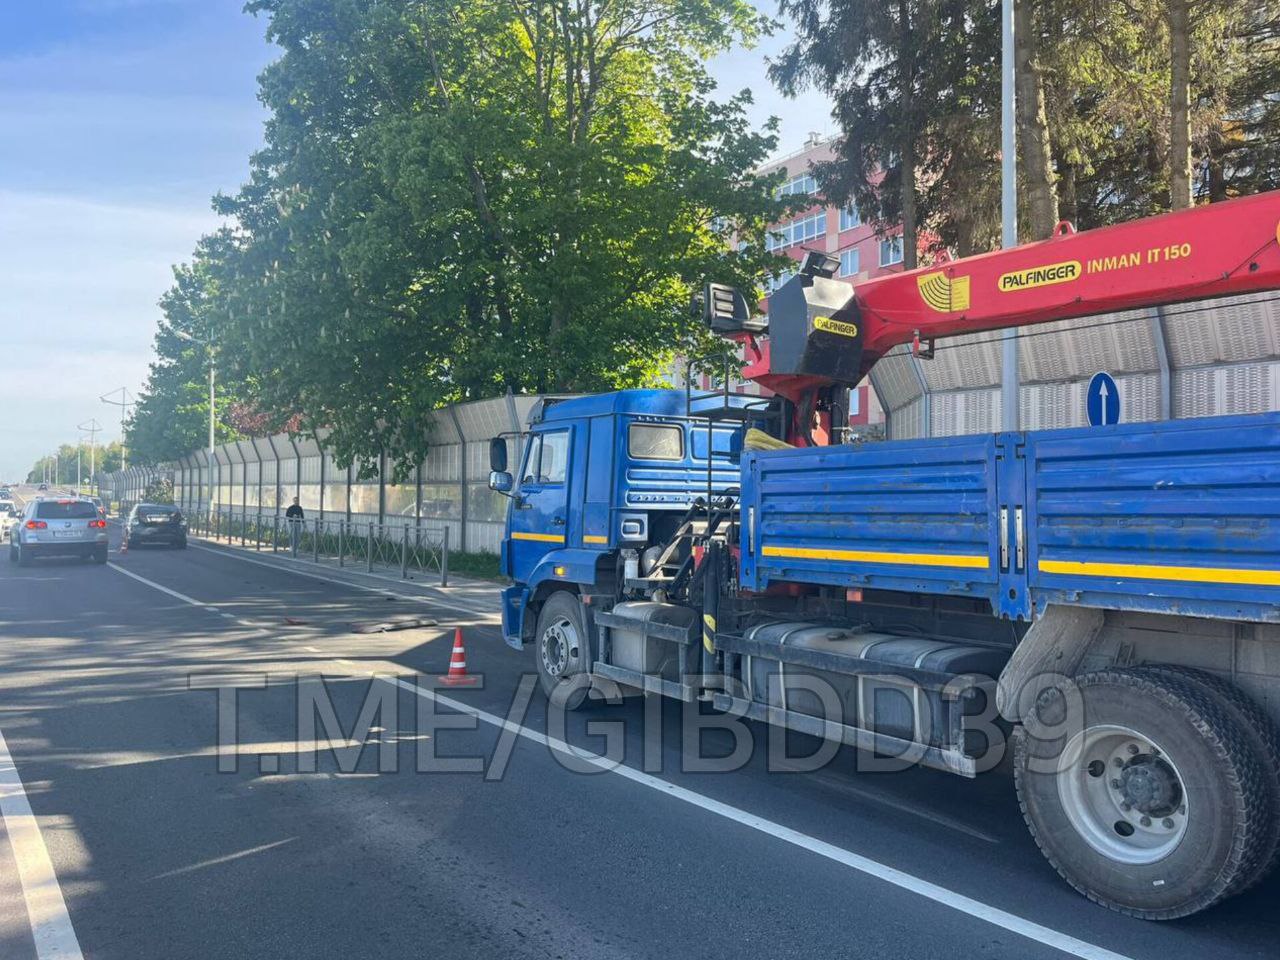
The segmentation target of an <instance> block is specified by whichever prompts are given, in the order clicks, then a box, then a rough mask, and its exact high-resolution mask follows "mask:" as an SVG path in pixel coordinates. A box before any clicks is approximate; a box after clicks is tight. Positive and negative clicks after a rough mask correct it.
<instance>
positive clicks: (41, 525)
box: [27, 520, 49, 530]
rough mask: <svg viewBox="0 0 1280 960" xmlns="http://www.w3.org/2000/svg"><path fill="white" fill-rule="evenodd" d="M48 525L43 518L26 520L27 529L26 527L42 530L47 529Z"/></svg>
mask: <svg viewBox="0 0 1280 960" xmlns="http://www.w3.org/2000/svg"><path fill="white" fill-rule="evenodd" d="M48 526H49V525H48V524H47V523H45V522H44V521H43V520H28V521H27V529H28V530H44V529H47V528H48Z"/></svg>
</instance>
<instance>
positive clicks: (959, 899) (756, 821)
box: [338, 660, 1130, 960]
mask: <svg viewBox="0 0 1280 960" xmlns="http://www.w3.org/2000/svg"><path fill="white" fill-rule="evenodd" d="M338 662H339V663H343V662H345V661H341V660H340V661H338ZM378 679H380V680H383V681H384V682H386V683H393V684H395V685H396V686H398V687H403V688H404V689H405V690H408V691H409V692H410V693H416V694H417V695H418V696H420V697H425V698H426V699H428V700H434V701H435V702H436V703H438V704H440V705H441V706H444V707H448V708H449V709H451V710H456V711H458V712H459V713H465V714H469V715H470V716H473V717H475V718H476V719H477V720H479V721H480V722H481V723H486V724H488V725H489V726H492V727H497V728H498V729H500V730H505V731H507V732H508V733H512V734H515V735H516V736H520V737H524V738H525V739H526V740H531V741H533V742H534V743H537V744H540V745H542V746H545V747H547V748H549V749H551V750H554V751H556V752H557V753H562V754H565V755H566V756H570V757H573V758H574V759H576V760H580V761H582V762H584V763H587V764H589V765H590V766H593V767H596V768H597V769H599V770H603V771H606V772H608V773H615V774H617V775H618V776H620V777H623V778H624V779H627V780H630V781H631V782H632V783H637V784H639V785H640V786H642V787H648V788H649V789H650V790H655V791H657V792H658V793H661V794H665V795H666V796H668V797H671V798H673V799H675V800H680V801H682V802H684V803H687V804H690V805H691V806H694V807H698V808H699V809H702V810H705V811H707V812H708V813H712V814H715V815H716V816H718V817H723V818H724V819H726V820H732V821H733V822H734V823H738V824H741V825H742V826H744V827H747V828H748V829H751V830H755V831H758V832H759V833H763V834H765V835H766V836H770V837H773V838H774V839H776V840H781V841H782V842H783V843H789V844H791V845H792V846H795V847H799V848H801V849H802V850H808V851H809V852H810V853H815V854H817V855H818V856H820V857H825V858H826V859H828V860H833V861H835V862H836V863H839V864H843V865H844V866H846V867H850V868H852V869H854V870H857V871H858V872H859V873H864V874H866V875H868V876H871V877H875V878H876V879H878V880H883V881H884V882H885V883H889V884H892V885H893V886H895V887H898V888H900V889H902V890H906V891H908V892H910V893H914V894H917V895H919V896H922V897H924V898H925V899H927V900H932V901H933V902H934V903H938V904H941V905H942V906H944V907H950V908H951V909H953V910H957V911H959V912H960V913H964V914H967V915H968V916H971V917H974V918H975V919H978V920H983V921H986V922H987V923H990V924H992V925H994V926H997V927H1001V928H1002V929H1004V930H1008V931H1009V932H1011V933H1016V934H1018V935H1019V936H1022V937H1026V938H1027V939H1028V940H1034V941H1035V942H1036V943H1042V944H1044V945H1045V946H1047V947H1052V948H1053V949H1055V950H1061V951H1062V952H1063V953H1067V954H1070V955H1071V956H1074V957H1080V958H1082V960H1130V958H1129V957H1126V956H1125V955H1124V954H1120V953H1114V952H1113V951H1111V950H1108V949H1106V948H1105V947H1100V946H1098V945H1097V944H1093V943H1088V942H1087V941H1084V940H1079V939H1077V938H1076V937H1073V936H1071V935H1070V934H1066V933H1062V932H1061V931H1059V930H1054V929H1052V928H1051V927H1046V926H1043V925H1042V924H1039V923H1036V922H1034V921H1032V920H1028V919H1026V918H1025V917H1020V916H1018V915H1017V914H1014V913H1009V912H1008V911H1007V910H1001V909H1000V908H999V907H993V906H991V905H990V904H987V903H983V902H982V901H980V900H974V899H973V898H972V897H966V896H965V895H964V894H962V893H956V892H955V891H954V890H948V889H947V888H946V887H942V886H939V885H938V884H936V883H930V882H929V881H928V880H922V879H921V878H919V877H917V876H914V875H912V874H910V873H907V872H905V871H903V870H899V869H897V868H896V867H890V866H888V865H887V864H883V863H880V862H879V861H878V860H872V859H871V858H869V857H864V856H861V855H860V854H856V853H852V852H851V851H848V850H845V849H843V848H841V847H837V846H836V845H835V844H832V843H828V842H827V841H825V840H819V839H818V838H817V837H812V836H809V835H808V834H807V833H801V832H800V831H799V830H793V829H792V828H791V827H786V826H783V825H782V824H780V823H776V822H774V821H772V820H768V819H765V818H764V817H760V816H757V815H756V814H754V813H749V812H748V811H746V810H743V809H742V808H741V807H735V806H732V805H730V804H727V803H722V802H721V801H719V800H715V799H713V798H711V797H708V796H704V795H703V794H700V793H695V792H694V791H692V790H688V789H686V788H684V787H680V786H677V785H676V784H674V783H670V782H668V781H666V780H661V779H659V778H658V777H655V776H651V775H650V774H647V773H644V772H642V771H640V770H636V769H634V768H632V767H628V766H626V765H625V764H614V763H612V762H610V761H609V760H608V759H605V758H598V757H595V756H593V755H591V754H589V753H587V752H586V751H585V750H583V749H582V748H581V747H575V746H573V745H572V744H569V743H566V742H565V741H563V740H557V739H556V738H554V737H549V736H547V735H546V734H544V733H539V732H538V731H537V730H533V729H530V728H529V727H525V726H521V725H520V724H518V723H515V722H513V721H510V720H507V719H506V718H505V717H499V716H498V715H497V714H493V713H489V712H487V711H485V710H481V709H479V708H477V707H473V706H471V705H470V704H467V703H464V702H462V701H461V700H454V699H453V698H452V697H446V696H444V695H442V694H439V693H436V692H435V691H433V690H428V689H424V688H422V687H419V686H417V685H415V684H413V683H410V682H408V681H406V680H401V679H400V678H398V677H379V678H378Z"/></svg>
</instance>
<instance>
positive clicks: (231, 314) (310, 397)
mask: <svg viewBox="0 0 1280 960" xmlns="http://www.w3.org/2000/svg"><path fill="white" fill-rule="evenodd" d="M249 9H250V10H251V11H253V12H255V13H259V14H262V15H265V16H266V17H268V18H269V24H270V25H269V31H268V34H269V37H270V39H271V40H272V41H273V42H274V43H276V44H277V45H278V46H279V47H280V48H281V49H282V50H283V51H284V52H283V55H282V56H281V58H280V59H279V60H278V61H277V62H276V63H274V64H272V65H271V66H269V67H268V68H267V69H266V71H265V72H264V73H263V75H262V77H261V98H262V100H263V102H264V103H265V104H266V105H267V107H268V108H269V109H270V111H271V117H270V120H269V122H268V124H267V131H266V146H265V147H264V149H263V150H262V151H261V152H260V153H258V154H257V155H256V156H255V157H254V158H253V163H252V176H251V178H250V180H249V182H248V183H247V184H246V185H245V186H244V187H243V188H242V189H241V190H240V192H239V193H238V194H237V195H236V196H234V197H220V198H218V199H217V201H216V205H217V207H218V209H220V210H221V211H222V212H224V213H226V214H228V215H230V216H231V217H233V218H234V222H235V224H236V226H235V228H234V229H233V230H230V231H227V232H225V233H223V234H220V235H218V236H216V237H214V238H209V239H208V240H207V241H206V243H205V244H203V245H202V247H201V249H200V250H199V251H198V252H197V257H196V260H195V262H194V264H193V265H192V266H191V267H190V268H184V270H183V271H179V274H178V285H177V286H176V287H175V290H174V291H172V292H171V294H170V296H169V297H168V298H167V300H166V304H165V307H166V324H167V325H169V326H174V327H177V328H181V329H189V328H190V329H195V328H200V329H208V331H209V333H210V334H211V335H212V337H213V340H214V342H215V343H216V344H217V349H218V359H219V367H218V372H219V376H220V377H222V376H224V375H225V376H228V377H230V379H231V380H232V382H234V383H235V384H236V385H237V389H238V390H239V391H240V396H239V399H241V400H242V401H243V400H245V399H248V398H251V399H252V404H251V406H252V407H253V409H254V411H256V412H257V413H259V414H261V415H265V417H266V420H265V421H264V423H263V425H264V426H267V427H275V428H279V427H280V426H282V425H284V424H285V423H286V421H287V420H288V418H289V417H290V416H292V415H294V414H300V415H301V417H300V420H299V421H298V423H297V426H299V427H300V428H301V429H302V430H303V431H304V432H316V431H321V430H323V431H325V432H326V445H327V446H328V447H329V448H330V449H332V450H333V451H334V452H335V453H336V454H337V456H338V457H339V459H340V460H341V461H350V460H354V459H358V458H360V457H365V456H370V455H375V454H377V453H378V452H380V451H386V452H387V453H388V454H389V455H390V456H391V457H392V458H393V459H394V460H396V461H398V462H399V463H400V464H408V463H412V462H415V461H416V460H418V459H419V458H421V457H422V455H423V454H424V453H425V449H426V446H427V444H428V442H429V438H427V437H425V436H424V433H423V429H422V422H423V418H424V415H425V414H426V413H427V412H428V411H430V410H432V409H434V408H436V407H438V406H440V405H442V404H444V403H447V402H451V401H456V400H463V399H469V398H475V397H485V396H494V395H496V394H500V393H501V392H503V391H504V390H507V389H511V390H515V391H517V392H519V391H589V390H607V389H614V388H619V387H627V386H640V385H649V384H654V383H657V382H659V381H660V380H661V379H662V378H663V376H664V375H665V374H666V373H667V372H668V370H669V368H670V364H671V361H672V360H673V358H674V357H676V356H677V355H679V354H681V353H682V352H700V353H702V352H706V351H707V350H708V349H710V348H711V347H712V345H713V341H712V340H711V339H710V338H709V336H708V335H707V334H706V332H705V331H704V330H702V329H701V328H700V326H699V324H698V322H697V321H696V320H695V319H694V318H693V317H691V316H690V314H689V311H688V303H689V300H690V297H691V294H692V293H693V291H694V290H695V289H696V288H697V287H698V286H699V285H700V284H701V283H702V282H703V280H704V279H707V278H712V277H714V278H716V279H718V280H722V281H724V282H734V283H738V284H740V285H743V286H746V287H752V286H755V285H756V284H758V281H759V278H760V277H762V276H763V275H765V274H766V273H769V272H771V271H773V270H774V269H776V268H777V266H778V258H777V257H774V256H773V255H771V254H768V253H766V252H765V249H764V237H765V229H766V226H767V224H768V223H770V222H771V221H773V220H775V219H776V218H778V217H779V216H780V215H781V213H782V212H783V211H784V210H785V209H787V206H786V204H785V203H784V202H782V201H778V200H775V199H774V198H773V197H772V192H771V190H770V189H769V188H770V186H771V182H770V181H767V180H765V179H762V178H759V177H757V176H755V175H754V174H753V173H751V170H752V169H753V168H754V167H756V166H757V165H758V164H759V163H760V162H761V161H763V160H764V159H765V158H766V157H767V155H768V154H769V152H770V151H771V150H772V149H773V148H774V137H773V133H772V130H771V129H770V130H767V131H765V132H763V133H760V132H756V131H753V130H752V129H751V128H750V127H749V125H748V123H747V121H746V117H745V108H746V106H747V105H748V104H749V102H750V101H749V94H748V93H745V92H744V93H742V94H739V95H738V96H736V97H732V98H730V99H728V100H727V101H725V102H716V101H715V100H714V99H713V98H712V85H711V83H710V81H709V79H708V78H707V75H706V73H705V71H704V69H703V68H702V66H701V65H702V63H703V62H704V61H705V60H706V59H707V58H708V57H710V56H711V55H714V54H715V53H717V52H719V51H722V50H725V49H727V48H728V47H729V46H730V45H731V44H733V43H735V42H751V41H752V40H754V39H755V38H756V37H757V36H759V35H760V34H761V33H762V32H763V31H765V30H766V29H768V27H769V24H768V23H767V21H765V20H764V19H763V18H761V17H760V16H759V15H758V14H757V13H756V12H755V10H754V8H753V7H752V6H751V5H750V4H749V3H747V2H745V0H637V2H633V3H629V4H625V5H617V4H613V3H608V2H587V0H583V2H581V3H575V4H572V5H565V4H558V3H550V2H544V0H479V2H471V3H466V4H462V3H458V2H456V0H454V2H441V3H422V2H410V0H391V2H388V0H381V2H374V0H323V2H321V0H254V2H252V3H250V4H249ZM729 231H731V232H732V233H734V234H736V235H737V237H738V238H739V239H740V240H742V241H744V243H743V245H742V249H741V250H735V249H731V248H730V247H729V245H728V244H727V242H726V241H727V233H728V232H729ZM166 335H167V330H166V328H164V327H162V329H161V332H160V336H159V338H158V340H157V347H158V351H159V353H160V355H161V360H160V361H158V364H159V366H158V367H157V368H156V369H153V375H152V376H153V383H152V385H149V388H148V397H149V398H150V397H152V396H155V397H157V398H163V400H159V399H158V400H157V401H156V403H155V404H153V405H150V406H149V405H148V404H147V403H146V402H144V404H143V405H142V406H141V407H140V408H139V412H138V416H137V417H136V418H135V422H136V424H137V426H136V428H135V429H136V433H137V436H136V439H135V442H136V443H137V445H138V447H139V449H145V450H146V451H147V453H148V455H149V456H153V457H159V456H160V455H161V454H162V453H163V454H166V455H169V456H172V452H171V451H174V450H175V449H176V448H177V447H179V446H182V445H185V446H186V447H187V448H190V447H195V446H202V445H203V441H202V440H201V439H200V427H199V423H198V421H199V414H200V409H201V406H202V403H203V401H202V400H201V399H200V392H201V391H200V387H199V385H200V383H201V381H202V377H201V376H200V375H199V374H200V373H202V372H203V371H202V369H201V368H200V367H199V364H200V363H202V362H203V359H202V357H201V356H200V355H199V354H198V353H197V352H195V351H191V350H189V349H187V347H186V346H182V347H181V348H179V347H178V345H176V344H173V343H170V342H168V341H167V340H166ZM152 386H154V389H152ZM206 413H207V408H206ZM225 419H226V417H225V416H224V417H223V420H224V421H225Z"/></svg>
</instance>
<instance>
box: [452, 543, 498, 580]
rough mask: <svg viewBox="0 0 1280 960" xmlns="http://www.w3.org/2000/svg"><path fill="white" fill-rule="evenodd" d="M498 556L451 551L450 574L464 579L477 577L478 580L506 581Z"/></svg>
mask: <svg viewBox="0 0 1280 960" xmlns="http://www.w3.org/2000/svg"><path fill="white" fill-rule="evenodd" d="M498 559H499V558H498V555H497V554H496V553H487V552H485V551H478V552H473V553H463V552H461V551H460V550H450V551H449V573H450V575H453V574H457V575H459V576H462V577H475V578H476V579H478V580H506V577H505V576H503V574H502V571H501V569H500V568H499V566H498Z"/></svg>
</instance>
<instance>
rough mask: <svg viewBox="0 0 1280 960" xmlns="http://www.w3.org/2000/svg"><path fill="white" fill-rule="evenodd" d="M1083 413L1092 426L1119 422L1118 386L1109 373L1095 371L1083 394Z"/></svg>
mask: <svg viewBox="0 0 1280 960" xmlns="http://www.w3.org/2000/svg"><path fill="white" fill-rule="evenodd" d="M1085 413H1086V414H1087V416H1088V417H1089V425H1090V426H1092V427H1109V426H1111V424H1113V423H1119V422H1120V388H1119V387H1117V386H1116V382H1115V380H1114V379H1112V377H1111V374H1109V373H1095V374H1094V375H1093V379H1092V380H1090V381H1089V392H1088V393H1087V394H1085Z"/></svg>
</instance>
